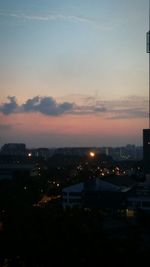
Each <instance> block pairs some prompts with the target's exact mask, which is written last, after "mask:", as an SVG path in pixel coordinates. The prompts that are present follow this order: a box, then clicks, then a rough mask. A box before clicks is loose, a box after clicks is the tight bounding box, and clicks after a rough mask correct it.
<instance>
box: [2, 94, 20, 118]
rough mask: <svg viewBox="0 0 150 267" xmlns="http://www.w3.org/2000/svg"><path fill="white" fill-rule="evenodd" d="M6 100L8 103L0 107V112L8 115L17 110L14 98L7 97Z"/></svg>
mask: <svg viewBox="0 0 150 267" xmlns="http://www.w3.org/2000/svg"><path fill="white" fill-rule="evenodd" d="M7 99H8V100H9V102H8V103H4V104H2V105H0V112H2V113H4V114H6V115H9V114H11V113H14V112H15V111H16V110H17V108H18V104H17V102H16V98H15V96H8V97H7Z"/></svg>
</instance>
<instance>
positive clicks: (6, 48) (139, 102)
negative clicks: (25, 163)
mask: <svg viewBox="0 0 150 267" xmlns="http://www.w3.org/2000/svg"><path fill="white" fill-rule="evenodd" d="M148 18H149V15H148V0H143V1H142V2H141V1H140V0H136V1H135V0H132V1H131V0H130V1H129V0H128V1H125V2H122V3H120V1H117V0H115V1H114V0H113V1H112V0H107V1H104V0H102V1H97V0H94V1H93V0H88V1H84V0H80V1H79V0H78V1H74V0H71V1H67V0H63V1H47V0H44V1H42V2H41V1H39V0H38V1H35V0H30V1H26V2H24V1H18V0H15V1H13V3H12V1H10V0H7V1H6V0H5V1H4V0H2V1H1V3H0V30H1V36H0V39H1V42H0V48H1V49H0V56H1V63H0V73H1V74H0V76H1V85H0V88H1V98H0V131H1V138H0V145H2V144H4V143H10V142H23V143H26V144H27V145H28V146H33V147H38V146H46V147H52V146H57V147H64V146H120V145H125V144H128V143H134V144H136V145H141V144H142V129H143V128H147V127H148V57H147V54H146V32H147V31H148Z"/></svg>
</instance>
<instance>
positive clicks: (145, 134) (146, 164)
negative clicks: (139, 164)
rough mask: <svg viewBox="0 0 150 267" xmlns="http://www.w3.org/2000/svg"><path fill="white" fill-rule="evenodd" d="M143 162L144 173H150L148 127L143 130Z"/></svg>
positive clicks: (149, 136)
mask: <svg viewBox="0 0 150 267" xmlns="http://www.w3.org/2000/svg"><path fill="white" fill-rule="evenodd" d="M143 163H144V173H145V175H149V174H150V129H144V130H143Z"/></svg>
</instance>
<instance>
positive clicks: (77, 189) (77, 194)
mask: <svg viewBox="0 0 150 267" xmlns="http://www.w3.org/2000/svg"><path fill="white" fill-rule="evenodd" d="M83 191H84V183H78V184H75V185H71V186H68V187H65V188H64V189H63V190H62V205H63V208H66V207H70V208H72V207H74V206H81V205H82V202H83V201H82V195H83Z"/></svg>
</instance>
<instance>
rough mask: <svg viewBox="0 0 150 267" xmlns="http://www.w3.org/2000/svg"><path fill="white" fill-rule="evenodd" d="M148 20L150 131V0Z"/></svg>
mask: <svg viewBox="0 0 150 267" xmlns="http://www.w3.org/2000/svg"><path fill="white" fill-rule="evenodd" d="M148 20H149V30H148V32H147V36H146V39H147V44H146V46H147V49H146V50H147V53H149V129H150V0H149V14H148Z"/></svg>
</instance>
